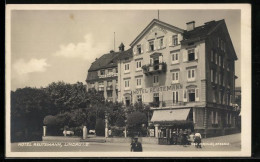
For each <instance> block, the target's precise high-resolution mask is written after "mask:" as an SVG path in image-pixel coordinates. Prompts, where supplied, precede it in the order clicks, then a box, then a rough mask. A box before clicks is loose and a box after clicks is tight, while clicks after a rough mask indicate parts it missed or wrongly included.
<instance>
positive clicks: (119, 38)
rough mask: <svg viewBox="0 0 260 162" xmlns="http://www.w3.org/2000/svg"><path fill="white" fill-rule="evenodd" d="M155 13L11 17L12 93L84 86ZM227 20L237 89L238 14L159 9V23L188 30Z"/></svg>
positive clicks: (25, 13)
mask: <svg viewBox="0 0 260 162" xmlns="http://www.w3.org/2000/svg"><path fill="white" fill-rule="evenodd" d="M154 18H157V10H143V11H141V10H135V11H134V10H131V11H123V10H118V11H111V10H110V11H108V10H107V11H105V10H102V11H97V10H92V11H84V10H80V11H79V10H78V11H72V10H70V11H65V10H63V11H61V10H60V11H55V10H41V11H40V10H38V11H36V10H35V11H32V10H31V11H30V10H27V11H26V10H24V11H22V10H16V11H12V14H11V66H12V69H11V70H12V73H11V89H12V90H15V89H16V88H23V87H25V86H30V87H41V86H42V87H45V86H47V85H48V84H50V83H51V82H56V81H64V82H68V83H75V82H77V81H80V82H83V83H84V84H85V79H86V77H87V70H88V68H89V67H90V65H91V62H93V61H94V60H95V58H97V57H100V56H101V55H103V54H104V53H108V52H109V51H110V50H111V49H113V48H114V45H113V41H114V32H115V33H116V51H118V46H119V44H120V43H121V42H123V43H124V44H125V46H126V47H125V48H126V49H128V48H129V44H130V43H131V42H132V41H133V40H134V39H135V37H136V36H137V35H138V34H139V33H140V32H141V31H142V30H143V29H144V28H145V27H146V26H147V25H148V24H149V23H150V22H151V21H152V19H154ZM220 19H225V21H226V24H227V27H228V30H229V33H230V36H231V39H232V42H233V45H234V48H235V51H236V53H237V56H238V60H237V61H236V75H237V76H238V80H237V81H236V86H240V77H241V75H240V70H241V69H240V67H241V66H240V64H241V63H240V62H241V60H240V58H241V53H240V50H241V49H240V45H241V34H240V33H241V31H240V30H241V15H240V11H239V10H160V20H161V21H163V22H166V23H169V24H171V25H174V26H176V27H179V28H182V29H186V22H189V21H192V20H194V21H195V22H196V26H200V25H203V24H204V23H205V22H207V21H211V20H220Z"/></svg>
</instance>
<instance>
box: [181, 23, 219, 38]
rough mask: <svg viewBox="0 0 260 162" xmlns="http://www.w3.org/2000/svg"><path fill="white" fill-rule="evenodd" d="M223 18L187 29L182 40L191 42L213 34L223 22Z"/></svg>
mask: <svg viewBox="0 0 260 162" xmlns="http://www.w3.org/2000/svg"><path fill="white" fill-rule="evenodd" d="M222 21H223V20H219V21H210V22H207V23H205V24H204V25H202V26H198V27H195V28H194V29H193V30H191V31H187V30H185V31H184V33H183V40H182V42H183V43H185V42H190V41H194V40H197V39H203V38H205V37H207V36H208V35H209V34H211V33H212V32H213V31H214V30H215V29H216V28H217V27H218V26H219V25H220V24H221V22H222Z"/></svg>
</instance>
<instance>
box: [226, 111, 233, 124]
mask: <svg viewBox="0 0 260 162" xmlns="http://www.w3.org/2000/svg"><path fill="white" fill-rule="evenodd" d="M231 119H232V117H231V114H230V113H227V119H226V121H227V124H231Z"/></svg>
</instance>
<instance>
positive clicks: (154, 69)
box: [142, 62, 167, 75]
mask: <svg viewBox="0 0 260 162" xmlns="http://www.w3.org/2000/svg"><path fill="white" fill-rule="evenodd" d="M166 67H167V65H166V63H165V62H162V63H158V64H148V65H144V66H142V69H143V72H144V74H145V75H148V74H154V73H160V72H166Z"/></svg>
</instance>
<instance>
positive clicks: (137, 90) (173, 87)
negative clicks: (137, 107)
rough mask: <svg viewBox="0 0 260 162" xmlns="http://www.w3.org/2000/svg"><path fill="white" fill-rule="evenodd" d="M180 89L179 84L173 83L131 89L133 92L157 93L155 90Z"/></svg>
mask: <svg viewBox="0 0 260 162" xmlns="http://www.w3.org/2000/svg"><path fill="white" fill-rule="evenodd" d="M178 89H182V85H181V84H173V85H170V86H160V87H150V88H140V89H136V90H133V94H134V95H135V94H144V93H157V92H164V91H174V90H178Z"/></svg>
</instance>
